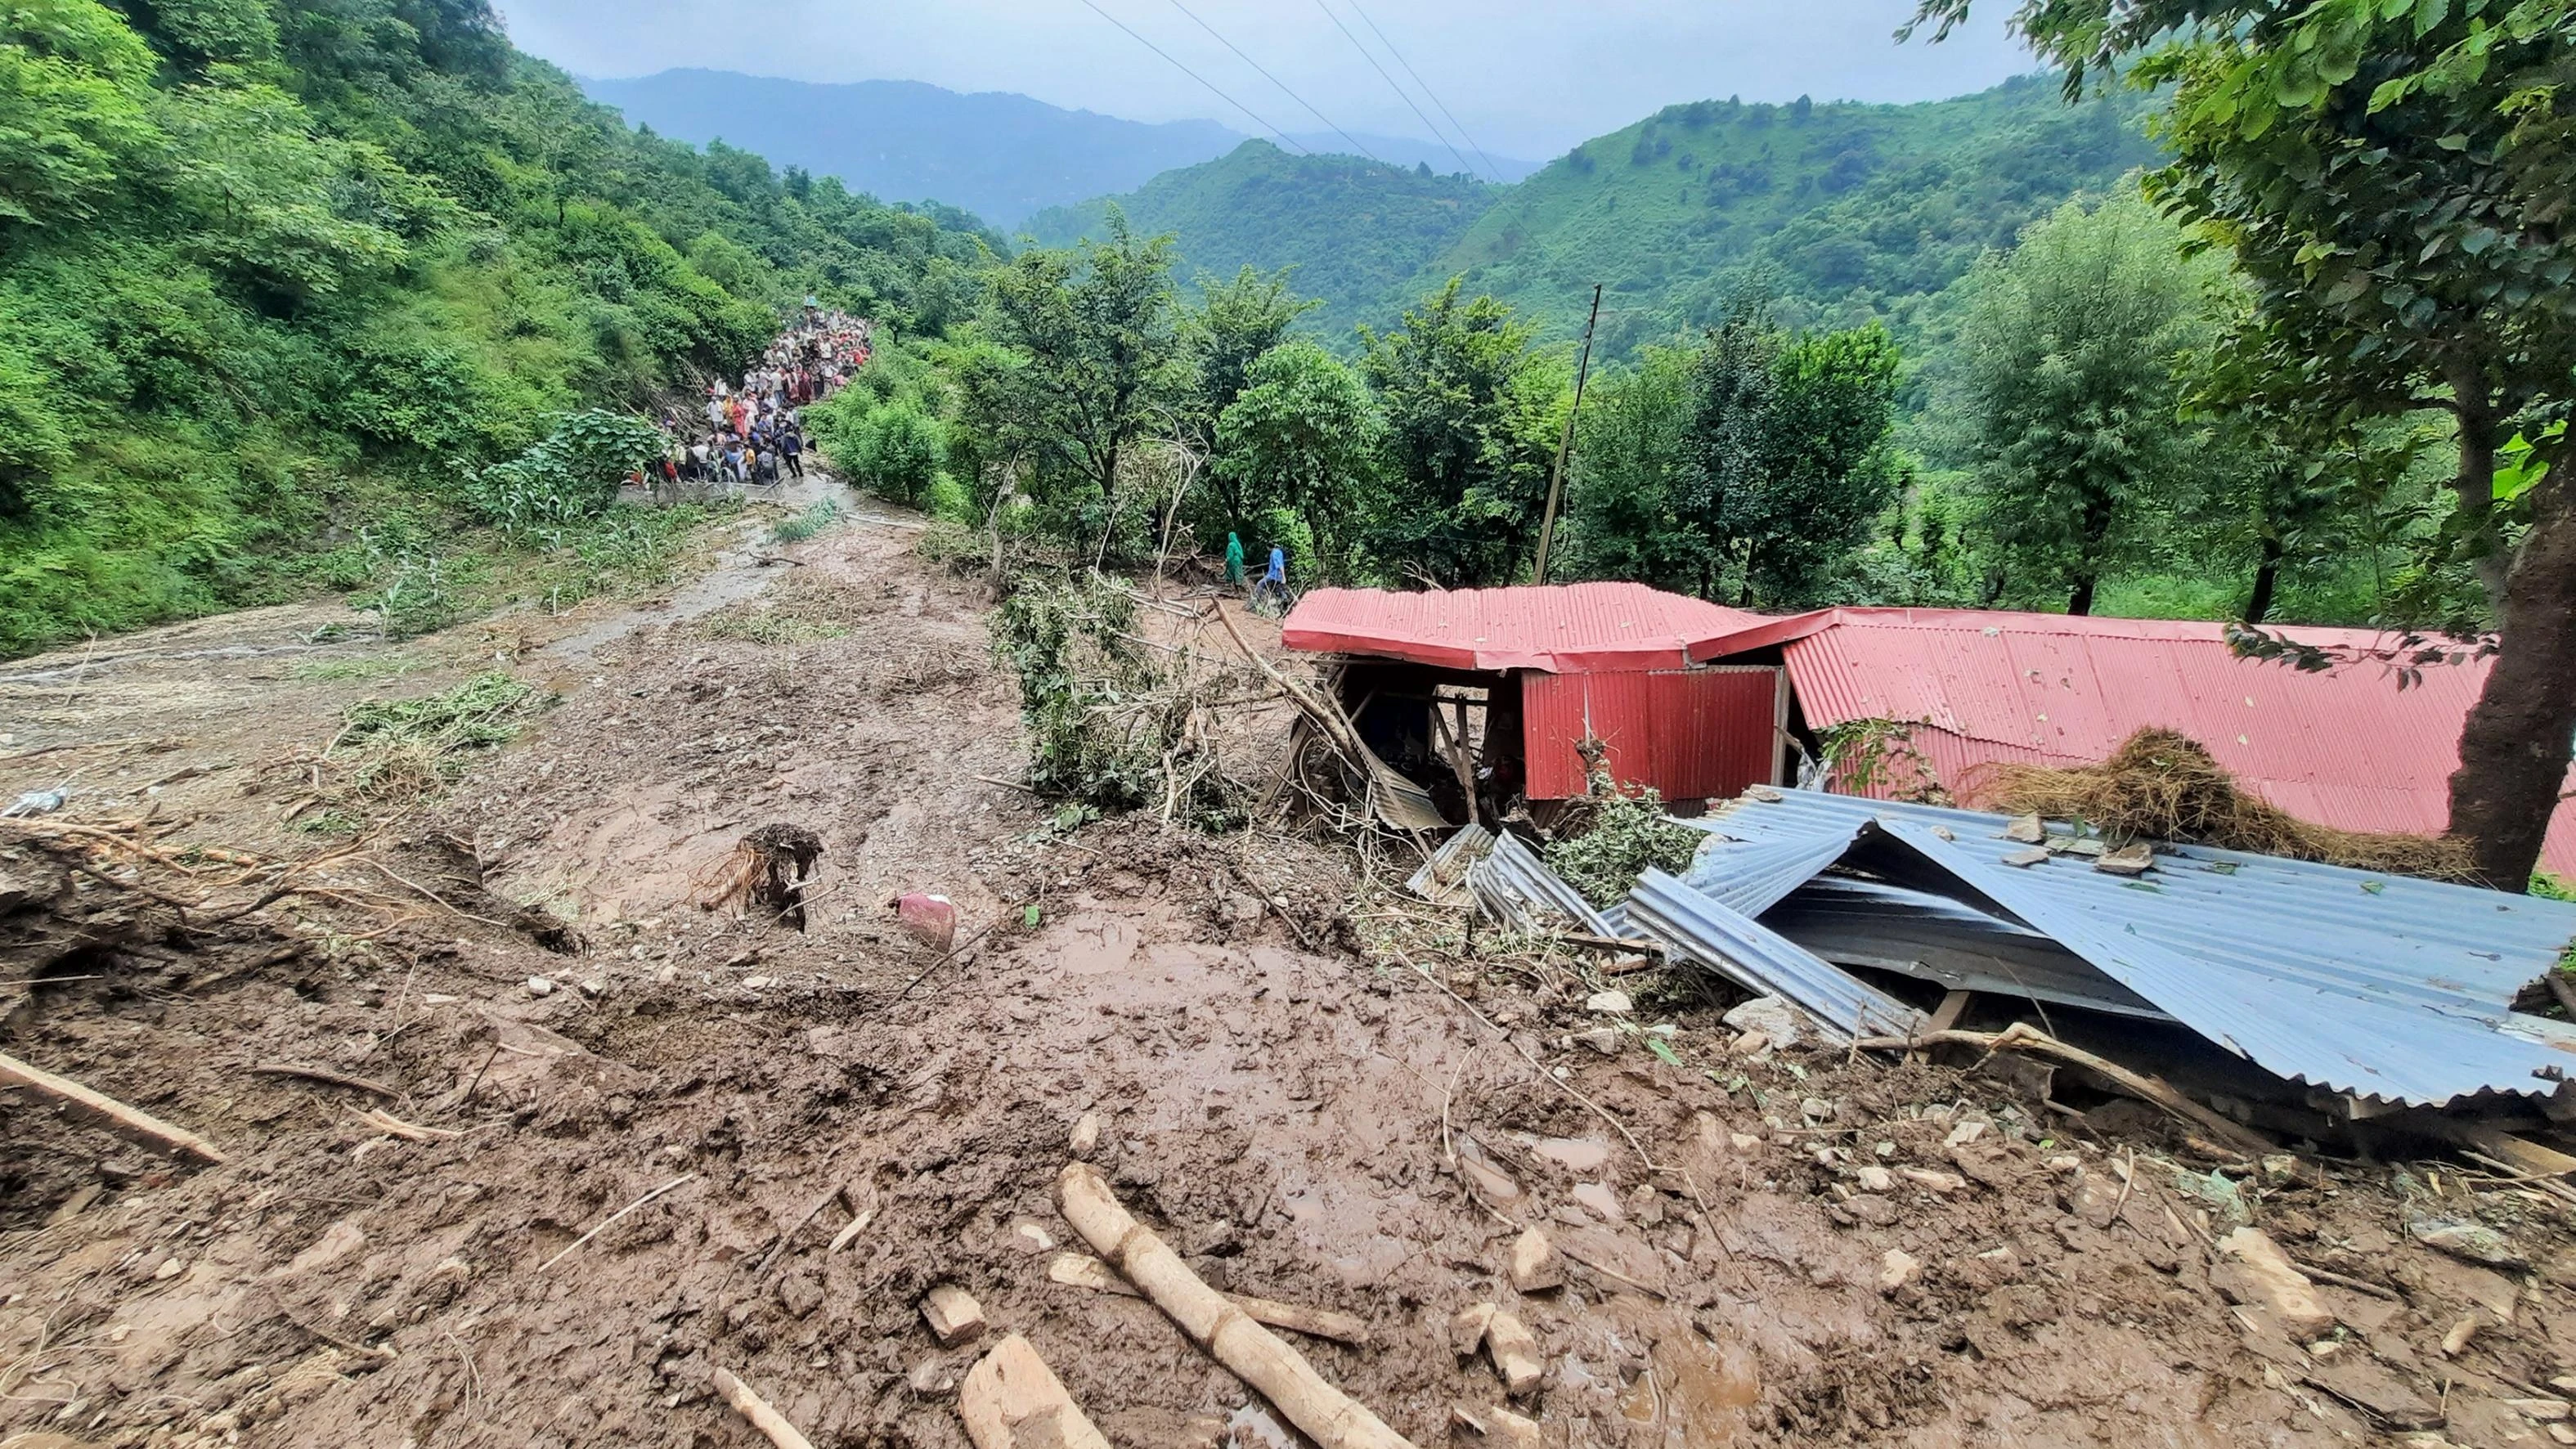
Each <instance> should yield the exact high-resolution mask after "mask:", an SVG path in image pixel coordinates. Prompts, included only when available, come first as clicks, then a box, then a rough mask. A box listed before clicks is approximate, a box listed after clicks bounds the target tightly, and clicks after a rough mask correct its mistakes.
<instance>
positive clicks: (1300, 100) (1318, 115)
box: [1172, 0, 1437, 166]
mask: <svg viewBox="0 0 2576 1449" xmlns="http://www.w3.org/2000/svg"><path fill="white" fill-rule="evenodd" d="M1172 8H1173V9H1175V10H1178V11H1179V12H1181V13H1182V14H1183V15H1186V16H1188V17H1190V19H1191V20H1193V21H1196V22H1197V24H1198V27H1199V29H1201V30H1204V31H1206V32H1207V33H1208V34H1210V35H1215V36H1216V43H1217V44H1219V45H1222V46H1224V47H1225V48H1226V49H1228V50H1230V51H1233V52H1234V53H1235V54H1236V55H1238V56H1242V57H1243V63H1244V64H1245V65H1248V66H1250V67H1252V68H1253V69H1254V70H1257V71H1259V72H1261V74H1262V78H1263V79H1265V80H1267V81H1269V82H1270V83H1271V84H1272V85H1274V86H1277V87H1279V89H1280V90H1282V91H1286V92H1287V95H1288V99H1290V100H1292V101H1295V102H1296V103H1297V104H1299V105H1301V106H1304V107H1305V108H1306V114H1308V115H1310V116H1313V117H1314V118H1315V119H1316V120H1318V121H1321V122H1323V123H1324V126H1325V128H1326V129H1327V130H1330V131H1331V132H1332V133H1333V134H1334V135H1337V136H1339V137H1341V138H1342V139H1343V140H1345V141H1348V142H1350V143H1351V145H1352V146H1353V147H1355V148H1356V149H1357V150H1358V151H1359V153H1360V154H1361V155H1363V156H1366V157H1367V158H1369V159H1370V160H1371V161H1375V162H1377V164H1379V165H1380V166H1384V165H1386V164H1388V163H1387V162H1386V160H1385V159H1384V158H1383V157H1381V156H1379V155H1378V154H1377V153H1376V152H1375V151H1372V150H1370V149H1369V148H1368V147H1366V146H1362V145H1360V138H1359V137H1357V136H1354V135H1352V134H1351V133H1350V132H1348V131H1345V130H1343V129H1342V128H1341V127H1339V126H1337V125H1334V124H1333V118H1332V117H1330V116H1327V115H1325V114H1324V113H1323V112H1322V111H1319V110H1316V109H1315V106H1314V103H1313V102H1311V101H1309V100H1307V99H1306V98H1305V97H1304V96H1301V95H1299V94H1297V93H1296V92H1295V91H1292V90H1289V89H1288V83H1287V82H1286V81H1284V80H1281V79H1280V78H1279V77H1277V76H1275V75H1272V74H1271V73H1270V68H1269V67H1268V66H1265V65H1263V64H1262V63H1261V62H1259V61H1257V60H1254V59H1253V58H1252V57H1251V56H1248V55H1244V54H1243V47H1242V46H1239V45H1237V44H1235V43H1234V42H1233V41H1231V40H1228V39H1226V38H1225V37H1224V36H1222V35H1217V30H1216V27H1215V26H1213V25H1210V24H1208V23H1207V22H1206V21H1204V20H1200V19H1199V15H1198V12H1197V11H1195V10H1192V9H1191V8H1190V7H1188V6H1187V5H1184V4H1182V3H1181V0H1172ZM1434 99H1437V97H1434Z"/></svg>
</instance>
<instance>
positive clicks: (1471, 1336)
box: [1449, 1303, 1502, 1358]
mask: <svg viewBox="0 0 2576 1449" xmlns="http://www.w3.org/2000/svg"><path fill="white" fill-rule="evenodd" d="M1501 1311H1502V1310H1501V1309H1500V1308H1499V1307H1497V1306H1496V1305H1494V1304H1491V1303H1476V1304H1470V1305H1469V1306H1467V1307H1465V1308H1461V1309H1459V1310H1458V1311H1457V1312H1456V1313H1454V1314H1452V1315H1450V1318H1449V1351H1450V1352H1451V1353H1454V1354H1456V1355H1457V1356H1458V1357H1460V1358H1473V1357H1475V1355H1476V1350H1478V1349H1480V1348H1483V1347H1484V1346H1485V1331H1486V1330H1487V1329H1489V1328H1491V1327H1492V1326H1493V1322H1494V1315H1495V1314H1497V1313H1499V1312H1501Z"/></svg>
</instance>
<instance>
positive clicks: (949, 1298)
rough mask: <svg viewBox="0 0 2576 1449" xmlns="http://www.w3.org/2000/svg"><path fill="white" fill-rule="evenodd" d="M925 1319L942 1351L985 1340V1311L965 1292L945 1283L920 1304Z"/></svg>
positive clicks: (933, 1290) (952, 1284) (954, 1285)
mask: <svg viewBox="0 0 2576 1449" xmlns="http://www.w3.org/2000/svg"><path fill="white" fill-rule="evenodd" d="M921 1316H922V1319H923V1320H924V1321H925V1322H927V1323H928V1324H929V1325H930V1336H931V1337H933V1338H935V1339H938V1340H939V1346H940V1347H941V1348H955V1347H956V1346H957V1345H959V1344H961V1343H972V1342H974V1341H975V1340H976V1339H978V1338H981V1337H983V1336H984V1330H985V1328H986V1327H987V1326H988V1325H987V1324H986V1323H985V1321H984V1310H983V1307H982V1306H981V1305H979V1304H977V1303H976V1301H975V1300H974V1299H972V1298H969V1297H967V1296H966V1290H965V1289H963V1288H960V1287H958V1286H957V1285H956V1284H954V1283H942V1284H940V1285H939V1286H938V1287H936V1288H933V1289H931V1290H930V1296H929V1297H927V1298H924V1299H922V1300H921Z"/></svg>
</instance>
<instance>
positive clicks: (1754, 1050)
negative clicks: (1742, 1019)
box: [1729, 1031, 1771, 1057]
mask: <svg viewBox="0 0 2576 1449" xmlns="http://www.w3.org/2000/svg"><path fill="white" fill-rule="evenodd" d="M1770 1046H1771V1038H1769V1037H1767V1036H1764V1035H1763V1034H1762V1033H1760V1032H1758V1031H1748V1032H1746V1033H1744V1034H1743V1035H1742V1036H1739V1037H1737V1038H1736V1039H1735V1043H1734V1045H1733V1046H1732V1047H1730V1048H1729V1050H1731V1051H1733V1052H1734V1053H1735V1054H1736V1055H1737V1056H1739V1057H1758V1056H1760V1055H1762V1053H1763V1052H1764V1051H1766V1050H1768V1049H1769V1048H1770Z"/></svg>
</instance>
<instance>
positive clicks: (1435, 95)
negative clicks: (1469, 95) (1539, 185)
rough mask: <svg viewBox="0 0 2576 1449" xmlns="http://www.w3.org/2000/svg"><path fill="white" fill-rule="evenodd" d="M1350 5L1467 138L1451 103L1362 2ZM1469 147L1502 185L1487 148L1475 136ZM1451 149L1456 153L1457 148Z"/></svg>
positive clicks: (1486, 171) (1353, 12)
mask: <svg viewBox="0 0 2576 1449" xmlns="http://www.w3.org/2000/svg"><path fill="white" fill-rule="evenodd" d="M1350 5H1351V13H1352V14H1354V15H1357V16H1358V17H1359V18H1360V20H1361V22H1362V23H1363V24H1365V25H1367V26H1368V28H1369V34H1371V35H1374V36H1376V37H1377V43H1378V44H1380V45H1383V46H1385V47H1386V53H1387V54H1389V55H1391V56H1394V57H1395V63H1396V64H1397V65H1400V66H1403V67H1404V73H1405V74H1406V75H1409V76H1411V77H1413V83H1414V84H1415V85H1418V86H1420V87H1422V93H1423V94H1424V95H1426V96H1429V97H1431V104H1433V105H1435V106H1438V107H1439V108H1440V114H1441V115H1443V116H1447V117H1448V119H1449V124H1450V125H1452V126H1456V127H1457V130H1458V134H1459V135H1461V136H1467V128H1466V127H1465V126H1463V125H1460V124H1459V121H1458V118H1457V117H1456V116H1454V115H1451V114H1450V112H1449V103H1448V102H1446V101H1444V100H1442V99H1440V93H1439V92H1438V91H1435V90H1433V89H1432V88H1431V83H1430V82H1429V81H1426V80H1424V79H1423V78H1422V72H1420V71H1418V70H1415V69H1414V68H1413V62H1412V61H1409V60H1406V59H1405V58H1404V52H1403V51H1400V50H1398V49H1396V48H1395V42H1394V41H1392V40H1389V39H1387V38H1386V32H1385V31H1383V30H1380V29H1378V28H1377V22H1376V21H1374V20H1371V19H1369V13H1368V12H1367V11H1365V10H1362V9H1361V8H1360V0H1350ZM1467 147H1468V149H1469V150H1472V151H1474V152H1475V153H1476V159H1477V160H1479V161H1482V162H1484V163H1485V174H1486V175H1488V176H1491V177H1492V178H1493V179H1494V181H1495V182H1496V183H1497V184H1500V183H1501V181H1502V179H1503V172H1502V168H1501V167H1499V166H1496V165H1495V164H1494V158H1493V157H1491V156H1488V155H1486V154H1485V148H1484V147H1482V146H1479V145H1477V144H1476V138H1475V137H1473V136H1467ZM1451 149H1452V150H1453V151H1454V150H1455V149H1456V148H1454V147H1453V148H1451ZM1461 164H1464V159H1463V158H1461Z"/></svg>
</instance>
